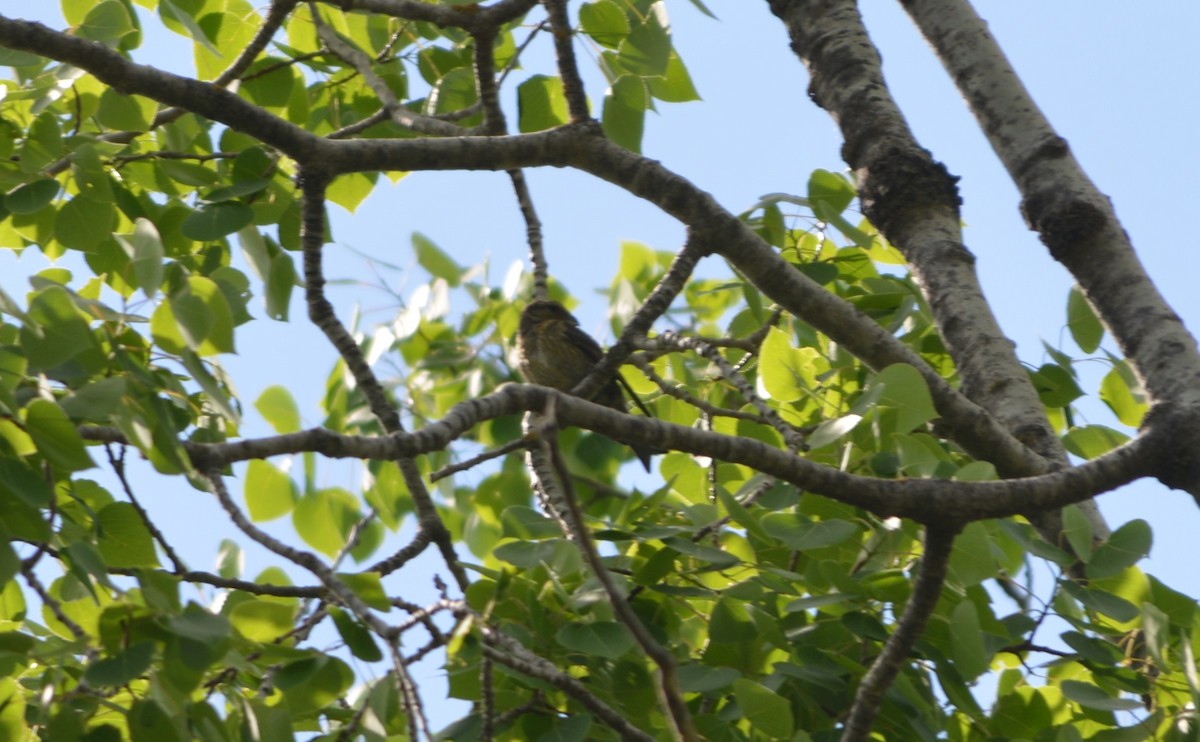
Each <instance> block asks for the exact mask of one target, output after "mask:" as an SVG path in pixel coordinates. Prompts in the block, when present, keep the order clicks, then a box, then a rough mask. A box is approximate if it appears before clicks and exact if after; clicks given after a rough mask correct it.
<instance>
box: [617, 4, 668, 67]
mask: <svg viewBox="0 0 1200 742" xmlns="http://www.w3.org/2000/svg"><path fill="white" fill-rule="evenodd" d="M617 55H618V59H619V60H620V64H621V66H622V67H623V68H624V69H626V70H628V71H629V72H632V73H633V74H634V75H637V76H639V77H651V76H659V75H662V74H664V73H665V72H666V71H667V62H668V61H670V58H671V33H670V31H668V30H667V19H666V8H665V6H663V4H662V3H656V4H655V5H654V9H653V10H652V11H651V12H650V13H647V14H646V18H645V20H644V21H643V22H642V23H639V24H638V25H636V26H634V27H633V28H631V29H630V30H629V34H628V35H626V36H625V39H624V40H622V41H621V44H620V46H619V47H618V48H617Z"/></svg>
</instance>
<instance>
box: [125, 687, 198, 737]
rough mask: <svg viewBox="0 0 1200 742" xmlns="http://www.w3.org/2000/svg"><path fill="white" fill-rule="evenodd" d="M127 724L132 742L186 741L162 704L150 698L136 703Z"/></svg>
mask: <svg viewBox="0 0 1200 742" xmlns="http://www.w3.org/2000/svg"><path fill="white" fill-rule="evenodd" d="M126 723H127V724H128V726H129V739H130V740H131V742H184V740H185V739H186V737H185V736H184V734H183V733H182V732H181V731H180V730H179V728H178V727H177V726H176V724H175V721H173V720H172V717H171V715H170V714H168V713H167V711H166V709H164V708H163V707H162V704H160V703H159V702H158V701H155V700H153V699H150V698H141V699H139V700H137V701H134V703H133V705H132V706H131V707H130V708H129V714H128V716H127V717H126ZM180 723H182V720H180Z"/></svg>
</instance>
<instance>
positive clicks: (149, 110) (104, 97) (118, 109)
mask: <svg viewBox="0 0 1200 742" xmlns="http://www.w3.org/2000/svg"><path fill="white" fill-rule="evenodd" d="M154 108H155V103H154V101H152V100H149V99H148V98H142V97H139V96H136V95H124V94H122V93H118V92H117V91H116V90H114V89H112V88H105V89H104V92H103V93H101V94H100V107H99V108H98V109H97V110H96V120H97V121H99V122H100V125H101V126H103V127H105V128H107V129H113V130H116V131H149V130H150V124H151V122H152V121H154Z"/></svg>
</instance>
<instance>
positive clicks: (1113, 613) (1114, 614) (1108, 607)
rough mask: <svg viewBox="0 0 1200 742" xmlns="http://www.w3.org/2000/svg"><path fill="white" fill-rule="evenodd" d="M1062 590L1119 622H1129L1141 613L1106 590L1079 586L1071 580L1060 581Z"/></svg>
mask: <svg viewBox="0 0 1200 742" xmlns="http://www.w3.org/2000/svg"><path fill="white" fill-rule="evenodd" d="M1062 588H1063V591H1064V592H1066V593H1068V594H1069V595H1070V596H1071V597H1072V598H1075V600H1078V601H1079V602H1080V603H1082V604H1084V605H1085V606H1087V607H1088V608H1090V609H1092V610H1094V611H1097V612H1098V613H1100V614H1102V615H1105V616H1108V617H1109V618H1112V619H1113V620H1115V621H1117V622H1119V623H1129V622H1130V621H1133V620H1134V619H1136V618H1137V617H1138V616H1139V615H1141V611H1139V610H1138V608H1137V606H1135V605H1134V604H1133V603H1130V602H1129V601H1128V600H1125V599H1124V598H1122V597H1121V596H1119V595H1113V594H1112V593H1110V592H1108V591H1107V590H1100V589H1096V588H1086V587H1081V586H1079V585H1077V584H1075V583H1073V582H1064V583H1062Z"/></svg>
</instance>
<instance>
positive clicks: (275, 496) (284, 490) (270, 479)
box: [244, 459, 296, 523]
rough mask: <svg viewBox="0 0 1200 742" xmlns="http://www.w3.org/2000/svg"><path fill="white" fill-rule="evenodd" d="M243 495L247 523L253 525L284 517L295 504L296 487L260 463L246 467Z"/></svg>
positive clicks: (267, 464)
mask: <svg viewBox="0 0 1200 742" xmlns="http://www.w3.org/2000/svg"><path fill="white" fill-rule="evenodd" d="M244 492H245V496H246V506H247V507H248V508H249V510H250V520H252V521H254V522H256V523H261V522H263V521H268V520H274V519H276V518H279V517H282V516H284V515H287V514H288V513H290V512H292V508H293V507H294V506H295V504H296V485H295V483H293V482H292V479H291V477H289V476H288V475H287V474H284V473H283V472H282V471H280V470H279V469H278V468H276V467H275V466H274V465H272V464H271V463H270V462H268V461H263V460H261V459H252V460H251V461H250V463H249V464H247V466H246V486H245V490H244Z"/></svg>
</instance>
